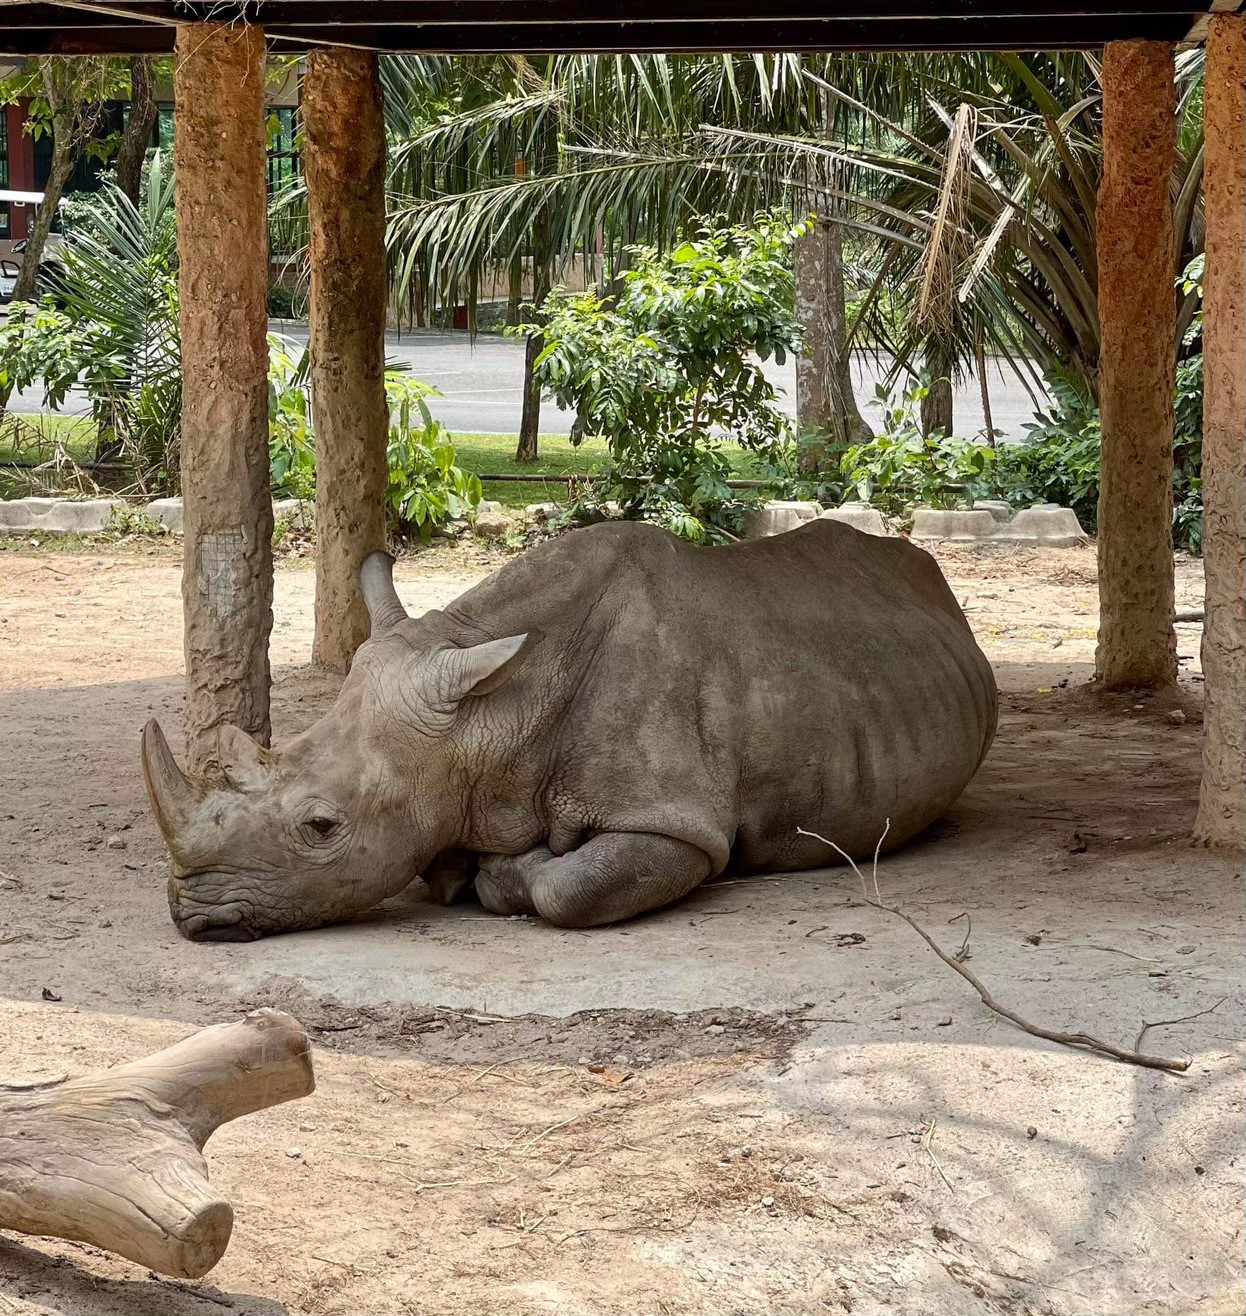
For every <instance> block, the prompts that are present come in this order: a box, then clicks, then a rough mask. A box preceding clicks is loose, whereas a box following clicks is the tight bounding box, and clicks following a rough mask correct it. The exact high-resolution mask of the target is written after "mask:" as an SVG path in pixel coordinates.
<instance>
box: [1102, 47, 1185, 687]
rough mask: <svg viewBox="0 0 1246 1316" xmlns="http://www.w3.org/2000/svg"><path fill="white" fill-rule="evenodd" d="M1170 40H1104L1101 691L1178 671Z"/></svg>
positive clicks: (1164, 680)
mask: <svg viewBox="0 0 1246 1316" xmlns="http://www.w3.org/2000/svg"><path fill="white" fill-rule="evenodd" d="M1175 110H1176V86H1175V78H1174V68H1173V47H1172V46H1171V45H1170V44H1168V43H1166V42H1159V41H1113V42H1110V43H1109V44H1108V46H1107V48H1106V50H1105V51H1104V58H1103V182H1102V184H1101V186H1100V189H1099V203H1098V219H1097V232H1098V249H1099V323H1100V349H1099V404H1100V411H1101V413H1102V417H1103V445H1102V450H1101V455H1100V475H1099V646H1098V649H1097V651H1096V654H1095V665H1096V667H1097V669H1098V675H1099V680H1100V681H1101V682H1102V684H1103V686H1104V687H1105V688H1106V689H1109V690H1120V689H1128V688H1131V687H1161V686H1165V685H1170V684H1171V683H1172V682H1174V681H1175V680H1176V677H1177V652H1176V637H1175V635H1174V632H1173V626H1172V614H1173V565H1172V436H1173V425H1174V417H1173V390H1174V387H1175V383H1176V381H1175V374H1176V362H1175V353H1174V347H1173V343H1174V340H1175V336H1176V297H1175V294H1174V291H1173V280H1174V278H1175V277H1176V270H1175V261H1176V257H1175V255H1174V246H1173V217H1172V202H1171V199H1170V196H1169V186H1170V183H1171V177H1172V164H1173V153H1174V150H1175V148H1176V119H1175Z"/></svg>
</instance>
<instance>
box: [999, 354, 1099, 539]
mask: <svg viewBox="0 0 1246 1316" xmlns="http://www.w3.org/2000/svg"><path fill="white" fill-rule="evenodd" d="M1048 389H1049V390H1050V392H1051V394H1052V397H1053V399H1054V402H1055V405H1054V406H1052V407H1051V408H1049V409H1048V410H1046V411H1039V412H1037V413H1036V414H1035V418H1034V420H1033V421H1032V422H1031V423H1030V424H1028V425H1026V427H1025V430H1026V438H1025V441H1024V442H1023V443H1012V444H1002V445H1001V446H1000V448H999V450H998V451H999V458H998V463H997V478H998V482H999V491H1000V496H1001V497H1003V498H1006V499H1007V500H1008V501H1009V502H1010V503H1012V504H1013V506H1014V507H1030V506H1032V505H1033V504H1034V503H1059V504H1060V505H1061V506H1062V507H1071V508H1072V509H1073V511H1074V512H1076V513H1077V519H1078V520H1079V521H1080V522H1081V524H1082V525H1083V526H1084V527H1085V529H1086V530H1088V531H1089V532H1090V533H1091V534H1094V532H1095V529H1096V526H1097V523H1098V517H1099V411H1098V408H1097V407H1095V406H1094V405H1093V404H1091V403H1090V402H1088V401H1087V400H1086V399H1085V398H1084V397H1083V396H1082V395H1081V393H1080V392H1079V391H1078V389H1077V388H1076V387H1075V386H1074V384H1073V382H1072V380H1071V379H1068V378H1060V377H1056V378H1052V379H1050V380H1049V381H1048Z"/></svg>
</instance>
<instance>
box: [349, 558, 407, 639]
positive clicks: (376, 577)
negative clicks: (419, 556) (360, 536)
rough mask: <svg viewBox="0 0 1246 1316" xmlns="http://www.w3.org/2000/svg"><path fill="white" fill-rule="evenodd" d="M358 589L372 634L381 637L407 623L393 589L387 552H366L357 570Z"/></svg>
mask: <svg viewBox="0 0 1246 1316" xmlns="http://www.w3.org/2000/svg"><path fill="white" fill-rule="evenodd" d="M359 588H360V590H361V591H362V592H363V601H364V602H365V603H366V604H367V605H368V616H369V617H371V618H372V634H373V635H383V634H384V633H385V632H386V631H392V630H393V629H394V627H395V626H397V625H398V624H399V623H400V622H404V621H406V620H407V611H406V609H405V608H404V607H403V606H402V603H401V602H400V601H399V598H398V591H397V590H396V589H395V588H394V559H393V558H392V557H390V555H389V554H388V553H369V554H368V556H367V557H366V558H364V560H363V566H361V567H360V568H359Z"/></svg>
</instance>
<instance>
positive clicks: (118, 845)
mask: <svg viewBox="0 0 1246 1316" xmlns="http://www.w3.org/2000/svg"><path fill="white" fill-rule="evenodd" d="M104 844H105V845H106V846H107V847H108V848H109V849H110V850H124V849H125V840H124V839H123V838H122V837H120V836H110V837H109V838H108V840H106V841H105V842H104Z"/></svg>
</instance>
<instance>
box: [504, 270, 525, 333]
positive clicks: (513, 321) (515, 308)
mask: <svg viewBox="0 0 1246 1316" xmlns="http://www.w3.org/2000/svg"><path fill="white" fill-rule="evenodd" d="M522 307H523V257H522V256H515V257H514V258H513V259H512V261H511V266H510V277H509V284H508V287H507V295H506V323H507V324H509V325H512V326H513V325H517V324H519V323H520V313H521V308H522Z"/></svg>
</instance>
